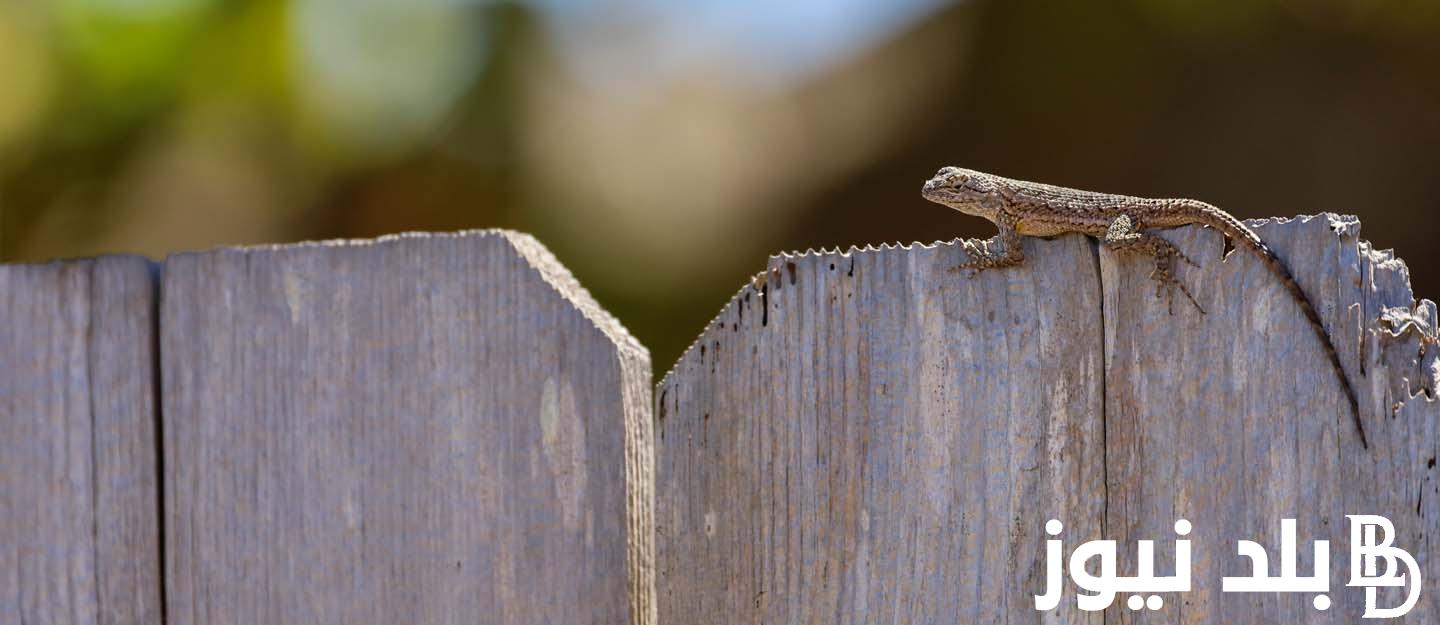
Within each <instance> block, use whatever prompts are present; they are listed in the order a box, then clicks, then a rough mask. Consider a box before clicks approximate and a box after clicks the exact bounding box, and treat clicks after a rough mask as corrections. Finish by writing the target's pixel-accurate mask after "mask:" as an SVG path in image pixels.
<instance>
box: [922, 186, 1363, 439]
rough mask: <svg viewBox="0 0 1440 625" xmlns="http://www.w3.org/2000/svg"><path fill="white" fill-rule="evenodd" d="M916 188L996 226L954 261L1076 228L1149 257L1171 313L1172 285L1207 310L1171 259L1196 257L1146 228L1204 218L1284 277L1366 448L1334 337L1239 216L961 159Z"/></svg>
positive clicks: (1015, 253) (995, 264)
mask: <svg viewBox="0 0 1440 625" xmlns="http://www.w3.org/2000/svg"><path fill="white" fill-rule="evenodd" d="M921 195H922V196H923V197H924V198H925V199H927V200H930V201H932V202H935V203H937V204H942V205H944V206H948V207H950V208H953V209H955V210H958V211H960V212H962V213H965V214H967V215H972V216H975V217H983V218H985V219H986V220H989V221H990V222H992V223H994V224H995V226H996V228H997V229H998V230H999V235H998V236H997V237H996V238H997V239H998V241H999V243H1000V247H1001V249H1000V250H998V251H995V250H990V249H986V250H979V249H976V250H972V251H973V252H974V254H973V255H972V259H971V260H969V261H968V262H965V263H963V264H961V265H960V266H958V267H955V268H954V269H955V270H957V271H967V270H968V271H976V272H978V271H983V270H987V269H999V268H1003V267H1013V266H1016V265H1019V264H1021V263H1022V262H1024V260H1025V253H1024V250H1023V249H1022V247H1021V243H1020V237H1021V236H1035V237H1051V236H1058V235H1061V234H1068V233H1079V234H1083V235H1086V236H1091V237H1095V238H1097V239H1099V240H1100V243H1101V245H1103V246H1105V247H1107V248H1109V249H1111V250H1114V251H1116V252H1120V253H1128V254H1140V255H1146V256H1151V257H1153V258H1154V259H1155V269H1154V271H1152V272H1151V273H1150V277H1151V279H1153V280H1154V281H1155V282H1156V296H1157V297H1159V296H1160V295H1162V294H1163V295H1164V296H1165V297H1166V301H1167V305H1168V307H1169V312H1170V314H1172V315H1173V314H1174V312H1175V311H1174V291H1175V290H1177V289H1178V290H1179V291H1180V292H1181V293H1183V294H1184V295H1185V297H1186V298H1188V299H1189V300H1190V302H1191V303H1192V304H1194V305H1195V307H1196V308H1197V309H1199V311H1200V313H1201V314H1205V309H1204V308H1203V307H1201V306H1200V303H1199V302H1197V301H1196V300H1195V297H1194V295H1192V294H1191V293H1190V290H1189V289H1188V288H1186V287H1185V284H1184V283H1183V282H1181V281H1180V280H1179V279H1177V278H1176V277H1175V269H1176V263H1177V261H1179V262H1184V263H1188V264H1190V265H1195V263H1194V261H1191V260H1190V259H1189V258H1187V257H1186V256H1185V254H1183V253H1182V252H1181V251H1180V249H1179V248H1177V247H1175V245H1174V244H1173V243H1171V242H1169V241H1167V240H1165V239H1163V238H1161V237H1159V236H1156V235H1154V234H1151V233H1150V232H1148V230H1151V229H1157V228H1174V227H1179V226H1185V225H1201V226H1208V227H1210V228H1214V229H1215V230H1218V231H1219V232H1220V233H1221V234H1223V235H1225V237H1226V238H1227V239H1229V240H1230V241H1231V244H1232V245H1234V246H1235V247H1238V248H1244V249H1246V250H1248V251H1250V252H1253V253H1254V254H1256V255H1258V256H1259V257H1260V259H1261V261H1263V262H1264V264H1265V266H1266V267H1267V268H1268V269H1269V270H1270V272H1271V273H1273V274H1274V275H1275V276H1276V277H1277V278H1279V279H1280V281H1281V282H1282V283H1283V284H1284V286H1285V289H1286V290H1287V291H1288V292H1289V293H1290V295H1291V297H1292V298H1293V299H1294V300H1295V302H1296V303H1297V304H1298V305H1299V307H1300V310H1301V311H1302V312H1303V313H1304V314H1305V317H1306V318H1307V319H1308V320H1309V322H1310V326H1311V327H1312V328H1314V330H1315V334H1316V336H1318V337H1319V339H1320V342H1321V343H1322V344H1323V346H1324V349H1325V353H1326V355H1327V356H1328V357H1329V359H1330V364H1331V365H1332V366H1333V367H1334V369H1335V373H1336V375H1337V376H1339V378H1340V385H1341V387H1342V388H1343V389H1344V391H1345V397H1346V399H1347V400H1349V403H1350V410H1351V415H1352V416H1353V417H1354V421H1355V429H1356V431H1357V432H1358V433H1359V436H1360V444H1361V445H1362V446H1363V447H1364V448H1365V449H1369V448H1370V444H1369V442H1368V441H1367V440H1366V438H1365V427H1364V425H1363V424H1362V422H1361V420H1360V407H1359V401H1358V400H1357V399H1356V396H1355V389H1354V388H1353V387H1352V386H1351V385H1350V380H1349V378H1348V377H1347V376H1346V374H1345V368H1344V366H1343V365H1342V364H1341V362H1340V355H1339V353H1338V352H1337V351H1336V349H1335V343H1334V341H1333V340H1332V339H1331V338H1330V334H1329V332H1327V331H1326V329H1325V324H1324V323H1323V322H1322V321H1321V320H1320V314H1319V313H1318V312H1316V310H1315V305H1314V303H1313V302H1312V300H1311V299H1310V298H1309V296H1307V295H1306V294H1305V291H1304V290H1302V289H1301V288H1300V285H1299V284H1297V283H1296V282H1295V277H1294V276H1293V275H1292V274H1291V273H1290V270H1289V268H1288V267H1286V265H1285V262H1284V261H1282V260H1281V259H1280V257H1279V256H1276V255H1275V252H1274V251H1272V250H1271V249H1270V246H1269V245H1267V244H1266V243H1265V241H1263V240H1261V238H1260V236H1259V235H1257V234H1256V233H1255V231H1254V230H1251V229H1250V227H1248V226H1246V225H1245V224H1244V223H1242V222H1241V221H1240V220H1239V219H1236V218H1235V217H1234V216H1233V215H1231V214H1230V213H1227V212H1225V211H1223V210H1221V209H1219V208H1217V207H1215V206H1213V205H1211V204H1207V203H1205V202H1201V201H1199V200H1190V199H1156V198H1141V197H1132V196H1127V195H1111V194H1108V193H1096V192H1093V191H1081V190H1078V189H1069V188H1065V187H1058V186H1053V185H1048V184H1041V183H1037V182H1026V181H1024V180H1014V179H1010V178H1002V177H1000V176H995V175H991V174H987V173H983V172H978V171H974V170H970V169H962V168H959V167H945V168H942V169H941V170H940V171H939V173H937V174H935V176H934V177H933V178H931V179H930V180H928V181H926V182H925V186H924V188H923V190H922V191H921Z"/></svg>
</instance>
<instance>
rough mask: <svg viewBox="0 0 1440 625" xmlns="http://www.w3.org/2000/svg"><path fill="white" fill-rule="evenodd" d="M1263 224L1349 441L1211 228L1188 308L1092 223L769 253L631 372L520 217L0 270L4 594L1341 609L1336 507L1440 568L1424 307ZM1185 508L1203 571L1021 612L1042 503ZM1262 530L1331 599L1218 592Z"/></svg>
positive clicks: (1177, 619) (1081, 513)
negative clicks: (729, 295) (1166, 584)
mask: <svg viewBox="0 0 1440 625" xmlns="http://www.w3.org/2000/svg"><path fill="white" fill-rule="evenodd" d="M1253 225H1254V226H1255V227H1256V229H1257V230H1258V231H1259V232H1260V233H1261V235H1262V236H1263V237H1264V238H1266V239H1267V240H1269V241H1270V242H1271V243H1272V246H1273V247H1274V248H1275V249H1276V251H1277V252H1278V253H1279V255H1280V256H1281V257H1282V258H1285V259H1287V260H1288V261H1289V263H1290V265H1291V266H1292V267H1293V268H1294V269H1295V271H1296V274H1297V278H1298V280H1299V282H1300V283H1301V285H1302V286H1303V287H1304V288H1305V290H1306V291H1307V292H1309V293H1310V294H1311V295H1312V297H1313V298H1314V299H1315V300H1316V303H1317V307H1318V309H1319V310H1320V312H1321V314H1322V316H1323V317H1324V318H1325V321H1326V323H1327V324H1328V325H1329V326H1330V328H1331V330H1332V334H1333V335H1334V336H1335V338H1336V342H1337V344H1338V346H1339V350H1340V352H1341V356H1342V358H1343V359H1344V362H1345V363H1346V365H1347V367H1348V368H1349V369H1350V372H1349V373H1350V377H1351V379H1352V380H1353V381H1354V382H1355V384H1356V386H1357V390H1358V392H1359V395H1360V400H1361V406H1362V411H1363V414H1364V424H1365V427H1366V430H1367V433H1368V435H1369V440H1370V448H1369V449H1364V448H1362V447H1361V446H1360V443H1359V440H1358V438H1357V437H1356V434H1355V431H1354V427H1353V425H1352V424H1351V421H1350V414H1349V408H1348V406H1347V404H1346V402H1345V399H1344V396H1343V394H1342V393H1341V391H1340V389H1339V388H1338V387H1337V384H1336V382H1335V380H1334V377H1333V375H1334V374H1333V372H1332V371H1331V370H1330V368H1329V365H1328V364H1327V362H1326V360H1325V358H1324V354H1323V352H1322V351H1321V346H1320V345H1319V344H1318V342H1317V341H1316V340H1315V337H1314V336H1313V334H1312V333H1311V331H1310V329H1309V328H1308V327H1307V326H1306V325H1305V320H1304V317H1303V316H1302V315H1301V313H1300V311H1299V309H1298V308H1296V306H1295V305H1294V304H1293V303H1292V302H1291V301H1290V300H1289V299H1288V295H1287V293H1286V292H1285V291H1284V290H1283V289H1282V288H1281V286H1280V284H1279V283H1278V282H1277V281H1275V280H1274V278H1273V277H1271V276H1270V275H1269V274H1268V273H1266V271H1265V268H1264V267H1263V266H1262V265H1261V264H1260V263H1259V262H1258V260H1257V259H1255V258H1252V257H1250V256H1248V255H1246V254H1245V253H1243V252H1240V253H1236V254H1233V255H1231V256H1229V257H1223V242H1222V240H1221V238H1220V237H1219V235H1218V234H1216V233H1214V232H1212V231H1209V230H1204V229H1200V228H1183V229H1178V230H1173V231H1169V232H1167V233H1166V234H1165V236H1166V237H1167V238H1170V239H1171V240H1172V241H1174V242H1176V243H1177V244H1178V245H1179V246H1180V247H1181V248H1182V249H1183V250H1184V251H1185V252H1186V253H1187V254H1188V255H1189V256H1190V257H1191V258H1194V259H1195V260H1196V261H1197V262H1198V263H1199V265H1200V266H1199V267H1198V268H1186V269H1184V270H1183V271H1182V274H1181V276H1182V279H1184V280H1185V281H1186V282H1187V283H1188V284H1189V285H1191V289H1192V291H1193V292H1194V293H1195V295H1196V297H1197V298H1198V299H1199V300H1200V301H1201V302H1202V303H1204V304H1205V305H1206V308H1207V309H1208V311H1209V314H1208V315H1200V314H1199V313H1198V311H1196V310H1195V309H1193V308H1188V307H1181V306H1178V305H1177V306H1176V309H1175V314H1174V315H1173V316H1172V315H1170V314H1167V311H1166V307H1165V303H1164V301H1163V300H1158V299H1156V298H1155V297H1154V290H1153V288H1152V286H1151V284H1150V282H1149V280H1148V278H1147V274H1148V268H1147V267H1146V266H1145V265H1144V264H1143V261H1138V260H1133V259H1130V258H1127V257H1121V256H1115V255H1113V254H1111V253H1110V252H1108V251H1105V250H1098V249H1097V247H1096V246H1095V244H1094V242H1093V241H1091V240H1088V239H1085V238H1083V237H1078V236H1069V237H1062V238H1059V239H1055V240H1048V241H1047V240H1029V241H1027V242H1026V245H1027V248H1026V253H1027V256H1028V258H1029V261H1028V262H1027V264H1026V265H1025V266H1023V267H1022V268H1018V269H1007V270H999V271H991V272H985V273H982V274H980V275H978V276H974V277H971V276H967V275H964V274H961V273H955V272H951V271H949V269H950V268H951V267H953V266H954V265H956V264H958V263H959V262H961V261H962V260H963V259H964V252H963V251H962V250H961V248H960V246H958V245H953V244H943V245H935V246H920V245H916V246H911V247H883V248H880V249H873V248H867V249H864V250H855V249H852V250H851V251H849V252H846V253H839V252H822V253H806V254H800V255H782V256H777V257H774V258H772V259H771V260H770V262H769V265H768V267H767V271H766V277H765V279H764V280H763V281H756V283H755V284H752V285H747V286H746V287H744V288H743V289H741V290H740V292H739V293H738V294H737V295H736V296H735V297H734V298H733V299H732V301H731V302H730V303H729V304H728V305H727V306H726V307H725V308H724V309H723V310H722V311H721V313H720V315H719V316H718V317H716V318H715V320H714V321H713V322H712V323H711V324H710V325H709V326H708V327H707V328H705V329H704V331H703V332H702V333H701V334H700V336H699V338H698V339H697V340H696V342H695V343H694V345H692V346H691V348H690V349H689V350H688V351H687V352H686V353H685V355H684V356H683V357H682V358H681V359H680V361H679V362H678V363H676V364H675V365H674V367H673V369H672V370H671V371H670V372H669V373H668V374H667V375H666V376H665V377H664V378H663V380H661V381H660V383H659V384H658V385H657V386H655V387H654V390H653V393H652V389H651V363H650V360H649V356H648V354H647V352H646V350H645V348H644V347H643V346H641V345H640V344H639V343H638V342H636V341H635V339H634V338H632V337H631V336H630V335H629V334H628V333H627V332H626V331H625V329H624V328H623V327H621V326H620V324H619V323H617V322H616V321H615V320H614V319H613V318H612V317H611V316H610V315H609V314H607V313H606V312H605V311H603V310H601V309H600V307H599V306H598V305H596V303H595V302H594V301H593V300H592V299H591V298H590V297H589V295H588V294H587V293H586V292H585V291H584V289H582V288H581V287H580V286H579V285H578V284H576V282H575V281H574V280H573V279H572V278H571V277H570V275H569V273H568V272H567V271H566V270H565V269H564V268H563V267H561V266H560V265H559V264H558V263H557V262H556V261H555V259H554V258H553V257H551V256H550V255H549V253H548V252H546V251H545V250H544V248H543V247H541V246H540V244H539V243H537V242H536V241H534V240H533V239H531V238H530V237H528V236H525V235H520V234H515V233H509V232H499V231H486V232H472V233H463V234H457V235H431V236H424V235H406V236H395V237H386V238H382V239H379V240H376V241H368V242H339V243H324V244H301V245H289V246H274V247H256V248H244V249H226V250H218V251H212V252H206V253H190V254H180V255H175V256H171V257H170V258H168V259H166V260H164V261H163V262H162V263H151V262H150V261H147V260H145V259H140V258H134V257H106V258H100V259H93V260H76V261H63V262H55V263H49V264H37V265H8V266H0V293H3V294H4V297H3V299H0V320H3V322H0V506H3V507H0V624H9V623H17V624H18V623H26V624H32V625H33V624H52V623H54V624H68V623H77V624H89V623H96V624H104V625H128V624H139V623H162V622H163V623H169V624H180V625H191V624H195V625H200V624H206V625H209V624H230V623H243V624H252V623H254V624H277V625H288V624H302V623H345V624H382V623H384V624H389V623H418V624H431V623H604V624H610V623H632V624H637V625H654V624H657V623H658V624H662V625H670V624H682V623H684V624H689V623H702V624H703V623H725V624H731V623H772V624H773V623H782V624H783V623H982V622H983V623H992V622H1005V623H1102V622H1145V623H1161V622H1165V623H1229V622H1236V623H1238V622H1255V623H1270V622H1273V623H1289V622H1307V623H1350V622H1355V620H1356V619H1357V618H1358V617H1359V615H1360V613H1361V612H1362V611H1363V599H1364V593H1363V592H1361V591H1359V590H1357V589H1347V588H1345V587H1344V582H1345V580H1347V579H1348V576H1347V573H1348V565H1349V562H1348V561H1347V559H1346V558H1345V557H1343V556H1344V554H1346V553H1348V551H1347V550H1348V546H1349V537H1348V534H1347V528H1346V525H1345V515H1346V514H1382V515H1386V516H1387V517H1389V518H1390V519H1391V520H1392V521H1394V523H1395V528H1396V536H1395V544H1396V545H1397V546H1401V547H1405V548H1408V549H1409V550H1410V551H1411V552H1412V553H1415V555H1416V557H1417V558H1418V559H1419V562H1420V565H1421V567H1422V570H1423V573H1424V577H1425V579H1427V580H1440V564H1437V559H1436V558H1432V557H1429V556H1430V555H1431V554H1430V553H1429V539H1430V538H1431V536H1433V535H1435V532H1436V529H1437V520H1440V482H1437V481H1436V479H1435V478H1436V473H1437V469H1436V460H1435V458H1436V455H1437V446H1440V445H1437V436H1436V423H1437V416H1440V409H1437V407H1436V405H1435V403H1434V401H1433V400H1432V396H1433V395H1434V393H1435V386H1436V380H1437V375H1440V373H1437V372H1440V367H1437V364H1436V362H1435V355H1436V350H1435V349H1434V338H1435V336H1436V328H1435V323H1436V314H1435V313H1436V310H1435V306H1434V304H1432V303H1430V302H1428V301H1426V302H1421V303H1418V304H1417V303H1416V302H1415V301H1414V300H1413V299H1412V296H1411V293H1410V290H1409V286H1408V276H1407V274H1406V269H1405V267H1404V266H1403V264H1401V263H1400V262H1399V261H1398V260H1396V259H1395V258H1393V256H1392V255H1390V254H1389V253H1386V252H1379V251H1375V250H1373V249H1372V248H1371V247H1370V245H1369V244H1368V243H1365V242H1363V241H1360V240H1359V238H1358V230H1359V224H1358V223H1357V222H1356V221H1355V220H1354V219H1352V218H1343V217H1336V216H1320V217H1313V218H1304V219H1297V220H1289V221H1267V222H1254V223H1253ZM1180 518H1184V519H1187V520H1189V521H1190V522H1191V523H1192V524H1193V526H1194V530H1193V533H1192V534H1191V535H1190V536H1189V538H1190V539H1192V540H1193V542H1194V543H1195V545H1196V547H1195V549H1196V556H1195V559H1194V562H1193V570H1192V578H1193V579H1194V580H1195V582H1194V589H1193V590H1192V591H1191V592H1189V593H1185V594H1183V595H1169V596H1166V597H1165V600H1166V601H1167V602H1168V603H1166V605H1165V607H1163V608H1162V609H1161V610H1159V611H1147V612H1137V611H1131V610H1130V608H1129V607H1127V606H1126V605H1125V601H1123V600H1122V601H1117V602H1116V603H1115V605H1113V606H1111V607H1110V608H1109V609H1108V610H1106V611H1103V612H1082V611H1080V610H1078V609H1077V607H1076V604H1075V601H1074V600H1073V595H1074V591H1075V588H1074V586H1070V587H1069V588H1068V589H1067V594H1066V597H1065V600H1064V601H1062V602H1061V604H1060V606H1059V607H1058V608H1057V609H1055V610H1054V611H1044V612H1042V611H1038V610H1036V608H1035V603H1034V599H1033V596H1034V595H1037V594H1040V593H1042V592H1043V591H1044V590H1045V584H1046V568H1045V567H1046V562H1045V555H1046V552H1045V540H1046V539H1047V538H1051V537H1050V536H1048V535H1046V534H1045V533H1044V530H1043V528H1044V527H1045V523H1046V521H1047V520H1049V519H1057V520H1062V521H1063V523H1064V531H1063V535H1062V537H1063V538H1064V540H1066V541H1067V545H1070V546H1073V545H1075V544H1078V543H1080V542H1082V541H1089V540H1095V539H1100V538H1102V537H1103V538H1106V539H1114V540H1116V541H1119V543H1120V544H1121V545H1132V544H1134V542H1135V541H1137V540H1148V539H1155V540H1160V541H1162V544H1166V545H1168V544H1169V542H1168V541H1169V540H1170V539H1173V538H1174V537H1175V536H1174V533H1173V529H1172V527H1173V524H1174V523H1175V521H1176V520H1177V519H1180ZM1281 518H1298V519H1300V538H1301V539H1302V540H1305V541H1307V542H1306V544H1308V541H1309V540H1315V539H1321V540H1330V542H1331V544H1332V545H1333V546H1334V551H1335V553H1336V554H1337V555H1336V557H1332V558H1331V563H1330V568H1331V576H1330V577H1331V579H1332V580H1333V582H1334V583H1333V586H1334V588H1332V590H1331V592H1330V593H1329V597H1330V598H1331V599H1332V600H1333V602H1334V606H1333V607H1332V608H1330V609H1329V610H1326V611H1318V610H1316V609H1315V608H1314V607H1313V606H1312V603H1311V598H1310V597H1309V596H1306V595H1300V594H1293V595H1282V594H1243V595H1242V594H1232V593H1223V594H1222V593H1221V592H1220V578H1221V577H1222V576H1225V575H1246V574H1249V572H1250V570H1249V568H1248V562H1246V561H1245V560H1244V559H1242V558H1238V557H1236V554H1235V552H1234V549H1235V541H1236V540H1237V539H1254V540H1257V541H1259V542H1261V543H1262V544H1264V545H1266V546H1267V547H1274V546H1276V545H1277V544H1278V542H1279V538H1278V537H1279V532H1280V529H1279V521H1280V519H1281ZM1067 549H1068V547H1067ZM1121 553H1122V555H1121V557H1120V559H1119V572H1120V573H1121V574H1134V573H1135V566H1136V565H1135V562H1134V559H1133V558H1129V557H1128V556H1127V555H1126V554H1130V553H1133V552H1132V551H1130V550H1127V549H1122V550H1121ZM1301 554H1302V555H1301V557H1300V568H1301V570H1302V571H1309V570H1310V568H1311V566H1312V564H1313V560H1312V559H1311V558H1310V557H1309V556H1308V554H1309V551H1308V550H1306V549H1302V550H1301ZM1156 566H1157V570H1158V571H1169V570H1170V569H1171V568H1172V567H1173V566H1174V559H1173V553H1172V550H1170V549H1165V548H1162V549H1158V550H1157V558H1156ZM1382 596H1384V597H1392V595H1386V594H1383V593H1382ZM1435 597H1436V593H1434V592H1425V593H1423V594H1422V595H1421V600H1420V604H1419V605H1418V606H1417V607H1416V608H1415V610H1414V611H1413V612H1412V613H1411V614H1410V615H1409V616H1408V617H1406V618H1405V619H1403V620H1402V622H1409V623H1433V622H1436V621H1437V620H1440V600H1437V599H1436V598H1435Z"/></svg>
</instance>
